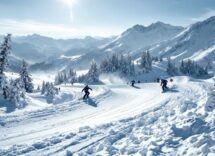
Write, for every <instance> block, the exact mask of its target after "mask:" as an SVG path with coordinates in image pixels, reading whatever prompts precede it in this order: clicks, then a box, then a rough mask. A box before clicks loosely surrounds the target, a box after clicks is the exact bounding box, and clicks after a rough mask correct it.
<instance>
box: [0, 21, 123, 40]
mask: <svg viewBox="0 0 215 156" xmlns="http://www.w3.org/2000/svg"><path fill="white" fill-rule="evenodd" d="M119 32H120V30H119V29H117V28H109V27H102V28H95V27H89V26H88V27H78V28H75V27H69V26H64V25H52V24H47V23H41V22H37V21H31V20H25V21H18V20H13V19H0V34H6V33H12V34H13V35H28V34H34V33H37V34H40V35H44V36H50V37H54V38H71V37H84V36H87V35H90V36H103V37H107V36H111V35H115V34H118V33H119Z"/></svg>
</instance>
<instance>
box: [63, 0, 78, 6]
mask: <svg viewBox="0 0 215 156" xmlns="http://www.w3.org/2000/svg"><path fill="white" fill-rule="evenodd" d="M63 2H64V4H66V5H67V6H69V7H72V6H73V5H74V4H76V2H77V0H63Z"/></svg>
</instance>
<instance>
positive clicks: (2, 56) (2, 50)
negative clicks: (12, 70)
mask: <svg viewBox="0 0 215 156" xmlns="http://www.w3.org/2000/svg"><path fill="white" fill-rule="evenodd" d="M10 50H11V34H8V35H7V36H5V37H4V41H3V43H2V44H1V47H0V75H2V74H3V72H4V70H5V69H6V67H7V66H8V55H9V54H10Z"/></svg>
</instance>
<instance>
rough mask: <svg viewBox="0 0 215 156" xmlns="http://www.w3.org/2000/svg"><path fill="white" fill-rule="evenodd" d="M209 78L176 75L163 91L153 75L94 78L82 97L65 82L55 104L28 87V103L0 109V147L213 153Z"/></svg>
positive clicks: (13, 150)
mask: <svg viewBox="0 0 215 156" xmlns="http://www.w3.org/2000/svg"><path fill="white" fill-rule="evenodd" d="M210 81H211V80H210ZM210 81H199V80H189V78H187V77H175V78H174V83H173V84H169V85H170V87H171V91H170V92H166V93H165V94H162V93H161V89H160V86H159V84H156V83H145V84H140V85H138V86H137V87H136V88H132V87H130V86H127V85H125V84H112V85H98V86H92V87H93V92H92V99H90V100H87V101H82V100H80V97H81V96H82V94H81V93H80V91H81V88H82V86H80V85H76V86H69V85H62V86H61V93H60V95H59V96H58V97H57V98H56V99H55V100H54V105H47V104H45V99H43V98H42V97H41V96H40V95H39V94H38V93H35V94H32V95H28V99H29V101H31V102H30V103H31V105H30V106H29V107H27V108H26V109H28V111H24V110H20V111H16V112H14V113H11V114H4V113H1V116H0V126H1V128H0V133H1V136H0V155H38V156H40V155H66V154H67V155H72V154H74V155H78V154H82V155H207V154H211V155H212V154H213V153H215V149H214V140H215V135H214V131H215V129H214V117H215V116H214V111H215V110H214V109H215V105H214V100H215V99H214V97H213V94H214V88H213V87H211V86H212V84H211V82H213V81H211V82H210ZM33 107H34V108H33Z"/></svg>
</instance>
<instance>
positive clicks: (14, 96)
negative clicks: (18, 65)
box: [8, 79, 25, 108]
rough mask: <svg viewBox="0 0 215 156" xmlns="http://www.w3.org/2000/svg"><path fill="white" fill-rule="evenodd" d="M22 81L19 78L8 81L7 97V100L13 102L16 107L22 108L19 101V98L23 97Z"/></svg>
mask: <svg viewBox="0 0 215 156" xmlns="http://www.w3.org/2000/svg"><path fill="white" fill-rule="evenodd" d="M21 85H22V82H21V81H20V79H15V80H11V81H10V87H9V97H8V100H9V101H10V102H12V103H13V104H15V106H16V107H17V108H23V107H24V106H23V105H22V103H19V102H20V99H21V98H24V97H25V90H24V88H22V87H21Z"/></svg>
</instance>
